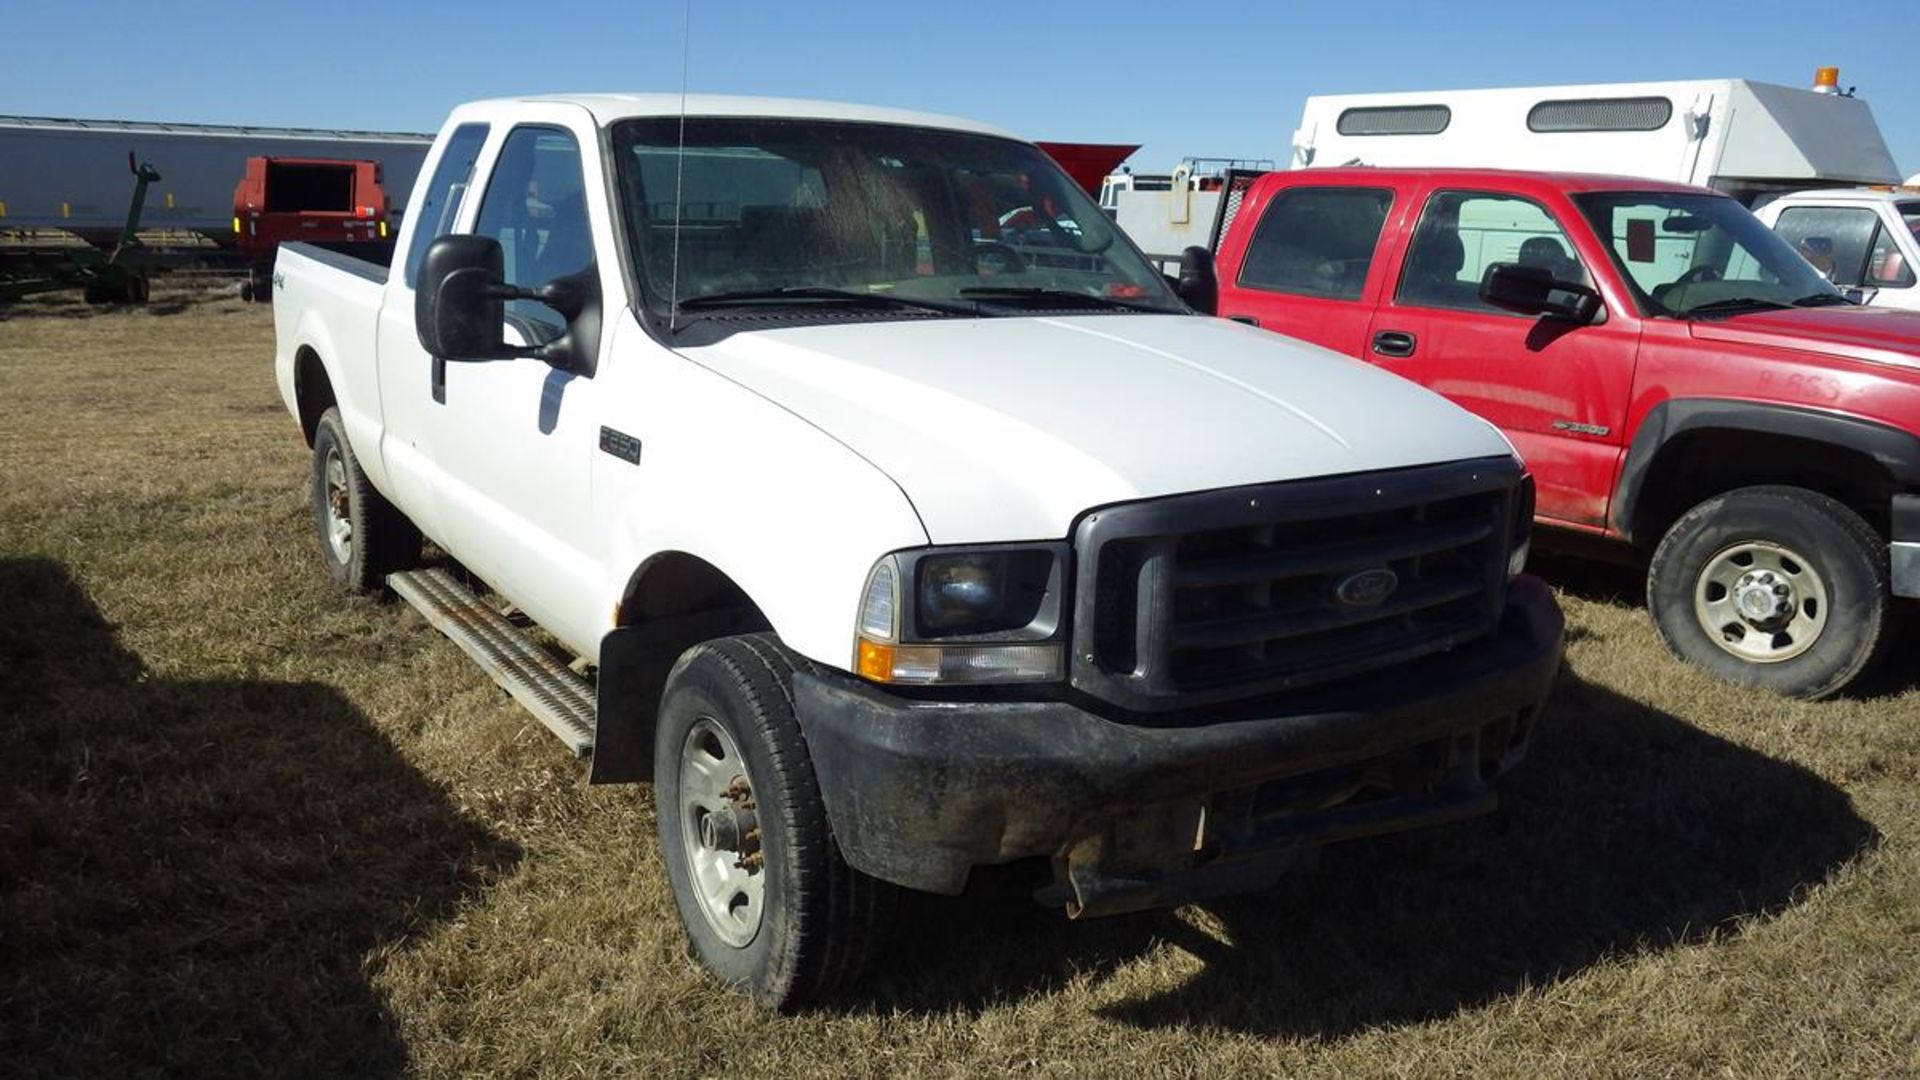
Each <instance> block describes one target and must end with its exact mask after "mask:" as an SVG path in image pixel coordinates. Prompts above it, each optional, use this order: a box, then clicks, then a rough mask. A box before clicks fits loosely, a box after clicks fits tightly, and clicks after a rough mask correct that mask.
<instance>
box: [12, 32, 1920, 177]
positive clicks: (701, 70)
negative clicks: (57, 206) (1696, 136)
mask: <svg viewBox="0 0 1920 1080" xmlns="http://www.w3.org/2000/svg"><path fill="white" fill-rule="evenodd" d="M0 9H4V15H5V17H4V20H0V25H3V26H4V35H5V46H6V47H5V48H4V49H0V55H4V62H0V113H24V114H29V115H43V116H45V115H51V116H81V117H105V118H128V119H159V120H189V121H208V122H226V123H256V124H286V125H295V126H315V127H357V128H379V129H407V130H421V131H430V130H432V129H434V128H436V127H438V126H439V122H440V120H441V118H442V117H443V116H444V115H445V114H446V112H447V110H448V109H449V108H450V107H451V106H453V105H454V104H456V103H458V102H460V101H464V100H467V99H470V98H476V97H489V96H495V95H500V94H512V93H525V92H536V91H538V92H546V91H555V90H612V89H623V90H633V89H644V90H652V89H666V90H670V89H676V88H678V86H679V83H680V57H681V33H680V30H681V16H682V8H681V4H680V2H679V0H673V2H671V3H661V2H652V0H625V2H602V0H591V2H578V3H570V2H564V0H552V2H549V3H544V4H541V3H528V2H525V0H520V2H517V3H511V4H509V3H496V2H493V0H470V2H467V3H460V4H450V3H414V2H405V0H402V2H394V0H389V2H387V3H364V2H358V0H335V2H330V3H325V4H299V5H293V4H281V3H276V2H274V0H252V2H251V3H245V4H241V3H223V2H198V0H179V2H175V3H169V4H154V3H148V2H138V3H136V2H124V3H88V2H85V0H67V2H64V3H45V2H40V0H10V2H8V3H5V4H4V5H0ZM1914 14H1915V7H1914V0H1901V2H1899V3H1849V4H1845V5H1822V4H1816V3H1813V2H1812V0H1796V2H1782V0H1749V2H1746V3H1738V4H1733V3H1709V2H1705V0H1695V2H1688V0H1666V2H1664V3H1646V2H1641V0H1624V2H1611V0H1609V2H1599V0H1596V2H1592V3H1589V4H1586V5H1578V4H1564V3H1563V4H1545V3H1531V4H1520V3H1507V2H1498V0H1495V2H1486V0H1482V2H1476V3H1472V4H1439V3H1397V2H1392V0H1376V2H1374V3H1371V4H1365V5H1353V6H1348V5H1346V4H1339V3H1324V2H1322V3H1314V4H1306V5H1294V4H1281V3H1271V2H1264V3H1263V2H1259V0H1254V2H1249V3H1243V4H1239V5H1227V4H1217V3H1206V4H1186V5H1175V4H1168V3H1165V2H1164V0H1163V2H1160V3H1134V2H1131V0H1103V2H1100V3H1075V2H1069V0H1052V2H1042V3H1034V2H1026V3H1003V2H999V0H958V2H953V0H949V2H946V3H940V4H916V3H912V2H911V0H895V2H893V3H879V2H873V0H834V2H832V3H820V2H813V3H806V2H800V3H795V2H790V0H789V2H777V0H693V10H692V37H691V49H690V54H691V69H692V75H691V85H692V88H693V89H694V90H710V91H722V92H733V93H751V94H779V95H790V96H804V97H825V98H835V99H843V100H851V101H861V102H870V103H875V104H886V105H900V106H905V107H911V108H923V109H932V110H935V111H939V112H949V113H957V114H960V115H964V116H971V117H975V118H978V119H982V120H987V121H990V122H993V123H997V124H1000V125H1002V126H1004V127H1007V128H1010V129H1012V130H1014V131H1017V132H1019V133H1021V134H1023V135H1027V136H1029V137H1032V138H1040V139H1047V138H1053V139H1061V140H1069V141H1072V140H1081V141H1089V142H1139V143H1144V144H1146V147H1145V149H1144V150H1143V151H1141V152H1140V153H1139V154H1137V155H1136V156H1135V157H1134V159H1133V160H1134V163H1135V164H1136V166H1138V167H1142V168H1150V167H1165V166H1170V165H1171V164H1172V163H1173V162H1175V161H1177V160H1178V159H1179V158H1180V157H1182V156H1186V155H1201V156H1240V157H1273V158H1278V159H1284V158H1285V157H1286V155H1287V143H1288V141H1289V138H1290V136H1291V134H1292V132H1293V129H1294V127H1295V126H1296V125H1297V122H1298V120H1299V116H1300V108H1301V103H1302V101H1303V100H1304V99H1305V97H1306V96H1307V95H1308V94H1312V93H1346V92H1361V91H1373V90H1419V89H1450V88H1457V87H1471V86H1506V85H1528V84H1537V83H1570V82H1617V81H1629V80H1639V79H1676V78H1716V77H1723V76H1734V77H1744V78H1752V79H1759V80H1762V81H1766V82H1777V83H1784V84H1787V85H1792V86H1801V85H1806V84H1808V83H1810V82H1811V81H1812V76H1813V69H1814V68H1815V67H1817V66H1819V65H1822V64H1838V65H1840V68H1841V81H1842V84H1843V85H1854V86H1857V87H1859V91H1860V96H1862V97H1864V98H1866V99H1868V100H1869V101H1870V102H1871V103H1872V105H1873V109H1874V113H1875V115H1876V116H1877V117H1878V119H1879V121H1880V125H1881V128H1882V130H1883V131H1885V132H1886V135H1887V141H1888V144H1889V145H1890V146H1891V148H1892V150H1893V153H1894V157H1895V159H1896V160H1897V161H1899V163H1900V164H1901V166H1902V167H1903V168H1904V169H1905V170H1906V171H1909V172H1911V171H1913V170H1915V169H1920V35H1916V32H1915V31H1916V28H1917V26H1920V24H1916V21H1915V19H1914Z"/></svg>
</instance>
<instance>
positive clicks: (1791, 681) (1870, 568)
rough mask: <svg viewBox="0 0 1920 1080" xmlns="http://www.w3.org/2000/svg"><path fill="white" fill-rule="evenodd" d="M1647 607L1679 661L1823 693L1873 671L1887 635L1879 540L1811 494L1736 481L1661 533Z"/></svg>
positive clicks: (1730, 676)
mask: <svg viewBox="0 0 1920 1080" xmlns="http://www.w3.org/2000/svg"><path fill="white" fill-rule="evenodd" d="M1647 606H1648V608H1649V609H1650V610H1651V612H1652V614H1653V623H1654V627H1655V628H1656V629H1657V630H1658V631H1659V634H1660V639H1661V641H1662V642H1664V643H1665V644H1666V646H1667V648H1668V650H1669V651H1671V652H1672V653H1673V654H1674V655H1675V656H1677V657H1679V658H1680V659H1682V660H1685V661H1687V662H1688V663H1691V664H1694V665H1696V666H1698V667H1700V668H1703V669H1705V670H1706V671H1708V672H1710V673H1711V674H1713V675H1715V676H1718V677H1719V678H1722V679H1725V680H1726V681H1728V682H1731V683H1735V684H1737V685H1740V686H1754V687H1762V688H1765V689H1768V690H1773V691H1775V692H1777V693H1781V694H1786V695H1788V696H1791V697H1801V698H1822V697H1826V696H1828V695H1830V694H1834V693H1837V692H1839V691H1840V690H1841V689H1843V688H1844V687H1846V686H1847V685H1848V684H1849V683H1851V682H1852V681H1853V680H1855V679H1857V678H1859V677H1860V675H1862V674H1863V673H1865V672H1866V671H1867V670H1868V669H1870V668H1871V667H1872V666H1873V664H1874V662H1875V661H1876V660H1877V659H1878V658H1879V655H1880V653H1881V652H1882V650H1883V649H1884V648H1885V646H1886V644H1887V641H1888V639H1889V637H1890V635H1889V634H1888V633H1887V630H1888V626H1887V623H1888V619H1889V618H1890V613H1891V610H1892V598H1891V594H1890V591H1889V586H1888V574H1887V547H1886V543H1885V541H1884V540H1882V539H1881V537H1880V536H1879V534H1877V533H1875V532H1874V531H1873V528H1872V527H1871V526H1869V525H1868V524H1867V523H1866V522H1865V521H1864V520H1862V519H1861V517H1860V515H1859V514H1856V513H1854V512H1853V511H1852V510H1851V509H1849V508H1848V507H1846V506H1845V505H1844V504H1842V503H1840V502H1838V501H1836V500H1834V499H1831V498H1829V497H1827V496H1825V495H1822V494H1820V493H1818V492H1814V491H1808V490H1805V489H1804V488H1794V487H1770V486H1769V487H1748V488H1740V489H1738V490H1735V491H1730V492H1727V493H1725V494H1723V495H1716V496H1714V497H1713V498H1711V499H1708V500H1706V501H1705V502H1703V503H1701V504H1700V505H1698V506H1696V507H1694V508H1693V509H1692V510H1689V511H1687V512H1686V513H1685V514H1684V515H1682V516H1681V518H1680V520H1679V521H1676V522H1674V525H1673V528H1671V529H1669V530H1667V535H1666V536H1665V537H1664V538H1663V539H1662V540H1661V541H1660V546H1659V548H1658V549H1657V550H1655V552H1654V555H1653V564H1652V566H1651V567H1650V568H1649V570H1648V572H1647Z"/></svg>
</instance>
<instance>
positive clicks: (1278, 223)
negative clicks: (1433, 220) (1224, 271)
mask: <svg viewBox="0 0 1920 1080" xmlns="http://www.w3.org/2000/svg"><path fill="white" fill-rule="evenodd" d="M1392 207H1393V192H1391V191H1387V190H1384V189H1379V188H1336V187H1302V188H1293V189H1290V190H1287V191H1282V192H1280V193H1279V194H1278V195H1275V196H1274V198H1273V201H1272V202H1270V203H1268V204H1267V210H1266V213H1265V214H1263V215H1261V218H1260V227H1259V228H1257V229H1255V230H1254V233H1253V239H1252V240H1251V241H1249V242H1248V244H1247V254H1246V257H1245V258H1244V259H1243V260H1242V261H1241V264H1240V277H1239V279H1238V284H1240V285H1242V286H1245V287H1247V288H1250V289H1266V290H1270V291H1273V292H1284V293H1293V294H1295V295H1298V296H1319V297H1325V298H1328V299H1333V300H1358V299H1359V298H1360V293H1361V291H1362V290H1363V289H1364V288H1365V287H1366V283H1367V270H1368V268H1369V267H1371V266H1372V265H1373V253H1374V250H1375V249H1376V248H1378V247H1379V244H1380V230H1381V228H1382V227H1383V226H1384V225H1385V224H1386V221H1387V211H1388V210H1390V209H1391V208H1392Z"/></svg>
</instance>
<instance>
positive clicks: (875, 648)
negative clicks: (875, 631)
mask: <svg viewBox="0 0 1920 1080" xmlns="http://www.w3.org/2000/svg"><path fill="white" fill-rule="evenodd" d="M860 676H861V678H865V679H872V680H873V681H874V682H891V681H892V680H893V646H891V645H882V644H880V643H879V642H877V641H868V640H867V639H866V638H861V639H860Z"/></svg>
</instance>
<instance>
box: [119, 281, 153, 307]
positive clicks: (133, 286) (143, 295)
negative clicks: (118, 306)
mask: <svg viewBox="0 0 1920 1080" xmlns="http://www.w3.org/2000/svg"><path fill="white" fill-rule="evenodd" d="M123 291H124V292H125V294H126V299H127V303H129V304H144V303H146V302H147V300H148V298H149V297H151V296H152V295H153V285H152V283H151V282H149V281H148V280H147V279H146V278H143V277H130V278H128V279H127V283H126V285H125V286H124V287H123Z"/></svg>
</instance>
